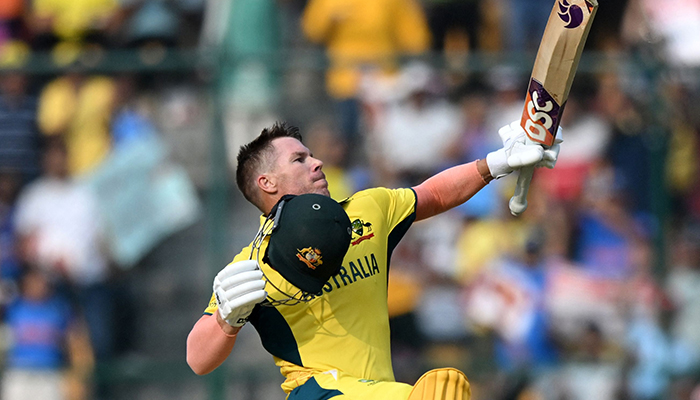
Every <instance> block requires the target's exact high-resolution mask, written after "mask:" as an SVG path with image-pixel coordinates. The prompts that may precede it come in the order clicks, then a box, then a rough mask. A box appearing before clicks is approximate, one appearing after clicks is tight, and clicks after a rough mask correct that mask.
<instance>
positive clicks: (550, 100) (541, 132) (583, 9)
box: [509, 0, 598, 216]
mask: <svg viewBox="0 0 700 400" xmlns="http://www.w3.org/2000/svg"><path fill="white" fill-rule="evenodd" d="M597 10H598V2H597V1H596V0H557V1H556V2H555V4H554V7H553V8H552V12H551V13H550V15H549V20H548V21H547V26H546V28H545V30H544V34H543V35H542V40H541V41H540V47H539V49H538V50H537V57H536V58H535V64H534V66H533V68H532V75H531V77H530V84H529V85H528V90H527V95H526V97H525V105H524V107H523V113H522V117H521V119H520V125H521V126H522V127H523V129H524V130H525V133H526V134H527V137H528V140H529V141H531V142H533V143H539V144H540V145H542V146H544V147H549V146H551V145H553V144H554V140H555V138H556V133H557V129H558V128H559V122H560V121H561V116H562V113H563V112H564V106H565V105H566V100H567V98H568V97H569V90H571V84H572V82H573V80H574V76H575V75H576V69H577V68H578V63H579V60H580V59H581V53H582V52H583V48H584V46H585V44H586V38H587V37H588V32H589V31H590V29H591V25H592V22H593V18H594V17H595V14H596V11H597ZM533 170H534V168H523V169H521V170H520V175H519V176H518V182H517V183H516V187H515V194H514V195H513V197H512V198H511V199H510V203H509V207H510V212H511V214H513V215H515V216H517V215H520V214H522V213H523V212H524V211H525V210H526V209H527V192H528V189H529V187H530V180H531V179H532V174H533Z"/></svg>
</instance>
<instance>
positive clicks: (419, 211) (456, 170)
mask: <svg viewBox="0 0 700 400" xmlns="http://www.w3.org/2000/svg"><path fill="white" fill-rule="evenodd" d="M492 179H493V177H492V176H491V172H489V168H488V165H487V164H486V160H477V161H472V162H470V163H468V164H462V165H457V166H456V167H452V168H449V169H446V170H444V171H442V172H440V173H438V174H437V175H434V176H432V177H430V178H428V179H427V180H426V181H425V182H423V183H421V184H420V185H418V186H415V187H414V188H413V190H414V191H415V192H416V197H417V202H416V220H417V221H419V220H422V219H426V218H429V217H432V216H434V215H437V214H440V213H442V212H445V211H447V210H449V209H451V208H453V207H456V206H458V205H460V204H462V203H464V202H465V201H467V200H469V199H470V198H471V197H472V196H474V195H475V194H476V193H477V192H478V191H479V190H481V189H482V188H483V187H484V186H486V184H487V183H488V182H490V181H491V180H492Z"/></svg>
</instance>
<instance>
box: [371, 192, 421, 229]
mask: <svg viewBox="0 0 700 400" xmlns="http://www.w3.org/2000/svg"><path fill="white" fill-rule="evenodd" d="M367 192H368V194H369V195H370V196H371V197H372V198H373V199H374V201H375V202H376V203H377V206H378V207H379V209H381V210H384V212H385V214H384V217H385V218H386V221H385V222H386V224H387V227H389V231H391V232H393V231H394V230H395V229H396V228H397V226H399V225H400V224H408V225H410V224H411V223H412V222H413V221H414V220H415V214H416V193H415V192H414V191H413V189H387V188H375V189H369V190H367ZM406 228H408V227H406Z"/></svg>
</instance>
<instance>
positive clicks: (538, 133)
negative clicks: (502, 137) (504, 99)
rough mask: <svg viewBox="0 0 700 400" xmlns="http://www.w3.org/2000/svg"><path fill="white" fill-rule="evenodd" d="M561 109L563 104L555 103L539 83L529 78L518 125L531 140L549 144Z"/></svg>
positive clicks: (557, 123)
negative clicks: (528, 85) (523, 107)
mask: <svg viewBox="0 0 700 400" xmlns="http://www.w3.org/2000/svg"><path fill="white" fill-rule="evenodd" d="M563 110H564V107H563V105H561V106H560V105H559V104H557V102H556V101H555V100H554V99H553V98H552V96H551V95H550V94H549V93H548V92H547V90H545V88H544V87H542V84H541V83H539V82H537V81H536V80H535V79H530V87H529V88H528V90H527V98H526V99H525V109H524V110H523V115H522V119H521V121H520V125H521V126H522V127H523V128H525V132H526V133H527V136H528V137H529V138H530V139H531V140H533V141H535V142H537V143H542V144H543V145H545V146H551V145H552V144H553V143H554V137H555V136H556V132H557V128H558V127H559V120H560V118H561V114H562V111H563Z"/></svg>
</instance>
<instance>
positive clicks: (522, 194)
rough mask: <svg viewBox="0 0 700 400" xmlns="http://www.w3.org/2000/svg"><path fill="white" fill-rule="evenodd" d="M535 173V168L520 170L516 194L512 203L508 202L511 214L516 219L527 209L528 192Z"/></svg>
mask: <svg viewBox="0 0 700 400" xmlns="http://www.w3.org/2000/svg"><path fill="white" fill-rule="evenodd" d="M534 171H535V167H534V166H533V167H525V168H521V169H520V175H518V182H517V183H516V184H515V193H514V194H513V197H511V198H510V202H508V207H509V208H510V213H511V214H513V215H514V216H516V217H517V216H518V215H520V214H522V213H523V212H524V211H525V210H526V209H527V191H528V189H530V181H531V180H532V173H533V172H534Z"/></svg>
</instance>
